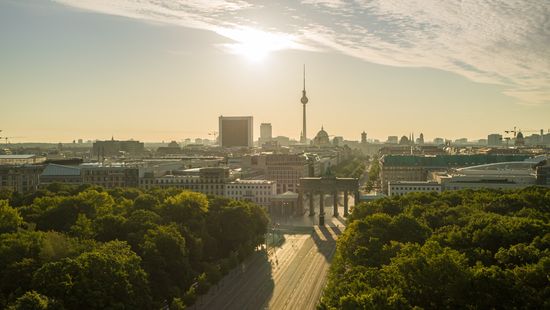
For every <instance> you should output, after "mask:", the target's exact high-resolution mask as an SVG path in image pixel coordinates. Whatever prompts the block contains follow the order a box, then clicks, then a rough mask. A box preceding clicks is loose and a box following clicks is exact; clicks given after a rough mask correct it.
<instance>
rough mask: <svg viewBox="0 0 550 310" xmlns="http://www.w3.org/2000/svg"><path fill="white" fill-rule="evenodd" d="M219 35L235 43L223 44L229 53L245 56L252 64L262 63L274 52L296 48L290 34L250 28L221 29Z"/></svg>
mask: <svg viewBox="0 0 550 310" xmlns="http://www.w3.org/2000/svg"><path fill="white" fill-rule="evenodd" d="M217 33H219V34H221V35H223V36H225V37H227V38H229V39H231V40H233V41H235V42H234V43H227V44H223V47H224V48H225V49H226V50H227V51H228V52H229V53H232V54H236V55H240V56H243V57H244V58H246V59H247V60H249V61H251V62H261V61H263V60H265V59H266V58H267V56H268V55H269V54H270V53H271V52H274V51H278V50H283V49H293V48H296V43H295V42H294V40H293V37H292V36H290V35H288V34H281V33H271V32H266V31H261V30H257V29H254V28H249V27H242V28H233V29H227V28H226V29H220V30H219V31H217Z"/></svg>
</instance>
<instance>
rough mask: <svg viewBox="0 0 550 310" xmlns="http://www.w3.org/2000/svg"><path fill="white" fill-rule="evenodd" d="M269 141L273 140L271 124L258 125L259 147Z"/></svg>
mask: <svg viewBox="0 0 550 310" xmlns="http://www.w3.org/2000/svg"><path fill="white" fill-rule="evenodd" d="M271 139H273V132H272V128H271V123H262V124H261V125H260V139H259V141H258V142H259V144H260V146H261V145H263V144H264V143H266V142H271Z"/></svg>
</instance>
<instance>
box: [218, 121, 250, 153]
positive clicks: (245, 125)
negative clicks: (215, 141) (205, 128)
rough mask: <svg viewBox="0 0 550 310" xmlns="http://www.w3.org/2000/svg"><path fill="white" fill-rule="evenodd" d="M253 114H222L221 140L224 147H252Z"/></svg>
mask: <svg viewBox="0 0 550 310" xmlns="http://www.w3.org/2000/svg"><path fill="white" fill-rule="evenodd" d="M252 141H253V140H252V116H220V118H219V142H220V145H221V146H222V147H252V143H253V142H252Z"/></svg>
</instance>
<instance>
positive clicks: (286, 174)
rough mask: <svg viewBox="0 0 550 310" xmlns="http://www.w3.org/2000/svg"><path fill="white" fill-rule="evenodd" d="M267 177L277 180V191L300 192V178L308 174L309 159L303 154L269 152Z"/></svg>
mask: <svg viewBox="0 0 550 310" xmlns="http://www.w3.org/2000/svg"><path fill="white" fill-rule="evenodd" d="M265 167H266V168H265V169H266V178H267V179H268V180H272V181H275V182H276V184H277V193H278V194H282V193H284V192H287V191H291V192H294V193H297V192H298V185H299V184H300V178H302V177H306V176H308V173H309V166H308V159H307V157H306V156H305V155H303V154H269V155H266V157H265Z"/></svg>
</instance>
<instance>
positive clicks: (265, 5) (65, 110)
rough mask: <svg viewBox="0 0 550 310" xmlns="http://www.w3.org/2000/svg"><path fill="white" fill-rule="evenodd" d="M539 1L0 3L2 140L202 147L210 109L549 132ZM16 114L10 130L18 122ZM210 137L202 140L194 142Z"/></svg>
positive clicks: (375, 128) (270, 116) (376, 126)
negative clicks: (304, 110)
mask: <svg viewBox="0 0 550 310" xmlns="http://www.w3.org/2000/svg"><path fill="white" fill-rule="evenodd" d="M548 15H549V6H548V4H547V3H546V2H544V1H516V2H509V1H496V2H487V1H466V2H455V1H449V2H445V3H440V2H437V1H406V2H403V1H365V2H360V1H358V2H343V1H301V2H295V1H277V2H273V1H255V2H247V1H223V0H219V1H130V0H114V1H92V0H89V1H72V0H59V1H34V0H29V1H12V0H4V1H0V42H2V43H1V44H2V48H1V49H0V67H1V68H2V71H1V73H0V105H1V114H0V120H1V126H2V128H0V129H3V130H4V132H5V133H6V134H7V135H9V136H13V137H14V138H13V139H12V142H15V143H16V142H24V141H29V142H60V141H61V142H70V141H72V140H74V139H79V138H83V139H85V140H88V139H91V140H94V139H109V138H111V136H115V137H116V138H119V139H130V138H134V139H139V140H141V141H170V140H177V141H181V140H183V139H185V138H195V137H202V138H209V135H208V133H209V132H212V131H215V130H217V127H218V126H217V118H218V116H219V115H252V116H253V117H254V126H255V128H254V139H256V138H257V137H258V134H259V131H258V126H259V124H260V123H263V122H269V123H272V125H273V134H274V135H281V136H289V137H291V138H294V139H299V137H300V130H301V105H300V104H299V99H300V96H301V94H300V92H301V88H302V65H303V64H306V66H307V72H306V74H307V85H306V87H307V91H308V97H309V103H308V130H309V132H311V133H315V132H317V131H318V130H319V129H320V128H321V126H324V128H325V129H326V130H328V131H329V132H330V134H333V135H338V136H343V137H344V138H346V139H351V140H359V139H360V133H361V132H362V131H366V132H367V133H368V136H369V138H376V139H380V140H381V141H384V140H385V139H386V137H387V136H389V135H397V136H402V135H409V133H411V132H414V133H415V134H417V135H418V134H419V133H420V132H422V133H424V135H425V137H426V139H427V140H431V139H433V138H435V137H444V138H450V139H456V138H463V137H466V138H469V139H479V138H486V137H487V134H489V133H501V134H502V133H503V132H504V130H510V129H513V127H514V126H517V128H521V129H523V130H539V129H544V130H545V131H546V130H547V129H548V127H550V124H549V122H548V116H549V115H550V99H549V98H550V86H549V85H550V57H548V50H549V48H550V28H549V27H548ZM22 120H24V121H22ZM210 138H211V137H210Z"/></svg>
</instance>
